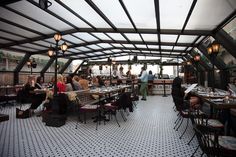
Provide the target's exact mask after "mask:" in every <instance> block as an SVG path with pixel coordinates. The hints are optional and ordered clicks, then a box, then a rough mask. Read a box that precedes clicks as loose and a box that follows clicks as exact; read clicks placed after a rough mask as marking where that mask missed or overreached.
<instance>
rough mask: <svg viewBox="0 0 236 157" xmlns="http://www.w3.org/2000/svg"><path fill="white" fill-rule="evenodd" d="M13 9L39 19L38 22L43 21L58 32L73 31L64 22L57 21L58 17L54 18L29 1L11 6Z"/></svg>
mask: <svg viewBox="0 0 236 157" xmlns="http://www.w3.org/2000/svg"><path fill="white" fill-rule="evenodd" d="M9 6H10V7H12V8H13V9H16V10H17V11H20V12H21V13H23V14H25V15H27V16H29V17H31V18H33V19H37V20H38V21H41V22H42V23H45V24H47V25H49V26H51V27H53V28H55V29H57V30H67V29H72V27H70V26H69V25H67V24H66V23H64V22H62V21H61V20H59V19H57V18H56V17H53V16H52V15H50V14H48V13H47V12H45V11H44V10H42V9H40V8H38V7H36V6H34V5H33V4H31V3H29V2H27V1H19V2H17V3H12V4H10V5H9Z"/></svg>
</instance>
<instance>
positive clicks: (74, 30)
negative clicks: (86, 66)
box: [0, 0, 236, 73]
mask: <svg viewBox="0 0 236 157" xmlns="http://www.w3.org/2000/svg"><path fill="white" fill-rule="evenodd" d="M26 1H28V2H29V3H31V4H33V5H34V6H36V7H39V4H38V3H37V2H35V1H33V0H26ZM12 2H14V1H9V3H7V4H10V3H12ZM55 2H56V3H58V4H59V5H60V6H62V7H63V8H65V9H66V10H67V11H69V12H70V13H71V14H73V15H75V16H76V17H77V18H78V19H80V20H81V21H83V22H84V23H86V24H87V25H89V26H90V27H91V28H78V27H77V26H75V25H74V24H73V23H71V22H69V21H68V20H66V19H64V18H62V17H61V16H59V15H57V14H56V13H54V12H52V11H50V10H44V11H45V12H47V13H48V14H49V15H51V16H52V17H55V18H56V19H58V20H60V21H62V22H64V23H65V24H67V25H69V26H70V27H71V28H72V29H68V30H64V31H59V30H57V29H55V28H53V27H51V26H49V25H47V24H45V23H42V22H40V21H38V20H37V19H34V18H31V17H29V16H27V15H25V14H23V13H21V12H19V11H17V10H15V9H13V8H11V7H9V6H7V5H3V6H2V7H3V8H5V9H7V10H8V11H10V12H13V13H15V14H17V15H19V16H21V17H24V18H26V19H28V20H31V21H32V22H35V23H37V24H38V25H40V26H44V27H46V28H48V29H51V30H53V31H55V32H60V33H61V34H62V35H71V36H73V37H75V38H77V39H79V40H82V41H83V42H84V43H80V44H78V43H74V42H72V41H70V40H64V41H66V42H68V43H70V44H72V45H70V46H69V48H73V49H75V50H79V48H80V47H82V46H84V47H86V48H88V49H89V50H88V51H83V52H73V51H68V52H71V54H66V55H65V56H66V57H68V58H69V60H68V62H67V63H69V62H70V61H72V60H75V59H76V58H70V57H72V56H77V55H80V54H83V55H86V57H79V59H81V58H82V59H87V58H91V59H93V58H97V59H99V58H106V57H107V56H116V55H118V54H120V55H124V54H125V53H128V54H136V55H145V56H158V57H162V56H166V57H168V58H171V57H182V58H185V57H186V54H188V53H189V52H191V51H192V50H193V48H194V47H198V48H199V49H200V50H201V51H202V52H203V54H204V55H205V56H206V57H207V58H209V56H208V55H207V54H206V52H205V51H206V50H205V48H204V47H203V46H202V45H201V44H202V41H203V40H204V39H205V38H206V37H207V36H214V37H215V39H216V40H218V41H219V42H220V43H221V44H222V45H223V46H224V47H225V48H226V49H227V50H228V51H229V53H231V54H232V55H233V56H234V57H236V54H235V52H234V50H235V48H236V46H235V43H232V41H230V39H229V38H228V36H227V35H225V34H224V33H223V32H222V31H223V30H220V29H222V27H223V26H224V25H226V24H227V23H228V22H229V21H230V20H231V19H233V18H235V16H236V10H235V11H234V12H232V13H231V14H230V15H229V16H228V17H226V18H225V19H224V20H223V21H221V23H220V24H219V25H218V26H217V27H216V28H215V29H214V30H212V31H208V30H185V28H186V26H187V24H188V21H189V19H190V17H191V15H192V12H193V10H194V8H195V5H196V3H197V0H193V1H192V4H191V7H190V9H189V11H188V14H187V17H186V18H185V22H184V24H183V27H182V29H181V30H176V29H161V28H160V5H159V1H158V0H154V7H155V18H156V26H157V28H156V29H138V28H137V27H136V25H135V22H134V21H133V19H132V17H131V15H130V13H129V11H128V9H127V8H126V6H125V4H124V2H123V0H119V3H120V5H121V7H122V9H123V11H124V12H125V14H126V16H127V17H128V19H129V21H130V22H131V24H132V26H133V28H117V27H116V26H115V25H114V24H113V23H112V22H111V20H110V19H109V18H108V17H107V16H106V15H105V14H104V13H103V12H102V11H101V10H100V9H99V7H98V6H97V5H96V4H95V3H94V2H93V1H92V0H85V2H86V3H87V4H88V5H89V6H90V7H91V8H92V9H93V10H94V11H95V12H96V13H97V14H98V15H99V16H100V17H101V18H102V19H103V20H104V21H105V22H106V23H107V24H108V25H109V26H110V27H111V28H96V27H95V26H94V25H92V24H91V23H90V22H88V21H87V20H86V19H85V18H83V17H82V16H80V15H79V14H78V13H76V12H75V11H74V10H72V9H71V8H70V7H68V6H67V5H66V4H64V3H63V2H62V1H60V0H55ZM0 21H1V22H4V23H7V24H9V25H13V26H15V27H18V28H21V29H24V30H26V31H28V32H31V33H34V34H36V35H37V36H36V37H33V38H29V37H26V36H23V35H21V34H18V33H13V32H9V31H6V30H3V29H0V31H2V32H5V33H8V34H11V35H15V36H18V37H21V38H24V39H23V40H18V41H17V40H14V39H10V38H7V37H0V39H4V40H7V41H10V42H9V43H7V44H0V49H9V50H12V51H19V52H24V53H26V54H28V55H35V54H44V53H45V52H47V49H44V50H39V49H37V48H32V47H29V46H25V45H23V44H27V43H29V44H33V45H36V46H40V47H42V48H47V46H46V45H42V44H38V43H34V42H37V41H40V40H43V41H45V42H46V43H49V45H50V44H54V43H51V42H49V41H47V40H46V39H50V38H53V36H54V34H55V32H53V33H49V34H44V33H42V32H40V31H38V30H35V29H32V28H28V27H26V26H23V25H20V24H18V23H15V22H12V21H9V20H7V19H4V18H1V17H0ZM77 32H86V33H88V34H90V35H92V36H93V37H95V38H96V39H97V40H96V41H86V40H83V39H81V38H80V37H78V36H76V35H74V33H77ZM92 33H103V34H104V35H106V36H107V37H108V38H110V39H111V40H102V39H100V38H99V37H97V36H96V35H93V34H92ZM108 33H119V34H120V35H122V36H123V37H124V38H125V40H115V39H113V38H112V37H111V36H110V35H108ZM126 33H127V34H129V33H136V34H138V35H139V36H140V38H141V41H131V40H130V39H129V38H128V37H127V36H126ZM142 34H156V35H157V39H158V42H150V41H145V40H144V39H143V36H142ZM163 34H169V35H177V38H176V41H175V42H174V43H171V42H162V40H161V35H163ZM180 35H195V36H197V37H196V39H195V40H194V41H193V42H191V43H178V40H179V37H180ZM202 36H205V38H203V39H202V40H201V41H200V42H199V43H198V44H196V42H197V41H198V40H199V38H201V37H202ZM225 40H227V41H225ZM101 43H107V44H109V45H111V48H105V47H102V46H100V45H99V44H101ZM115 43H119V44H121V46H122V47H117V46H114V45H112V44H115ZM123 44H131V45H133V47H134V48H128V47H125V46H124V45H123ZM136 44H141V45H145V46H146V48H138V47H137V46H136ZM90 45H96V46H98V47H100V49H93V48H91V47H88V46H90ZM148 45H158V46H159V49H152V48H149V47H148ZM163 45H164V46H173V48H172V50H166V49H162V48H161V46H163ZM12 46H19V47H21V48H22V49H19V48H13V47H12ZM175 46H184V47H186V48H185V49H184V50H174V48H175ZM189 47H192V49H191V50H190V51H187V49H188V48H189ZM24 48H30V49H32V50H37V51H35V52H32V51H25V50H24ZM115 49H119V50H120V51H119V52H113V50H115ZM106 50H110V51H111V52H113V53H112V54H110V53H106V52H105V51H106ZM133 50H136V51H135V52H133ZM125 51H130V52H125ZM142 51H150V53H143V52H142ZM151 51H158V52H159V53H152V52H151ZM93 52H101V53H103V54H101V55H93V56H91V55H88V54H89V53H93ZM163 52H170V54H169V55H168V56H167V54H162V53H163ZM173 52H179V55H175V54H172V53H173ZM28 55H25V56H28ZM23 61H24V60H23ZM23 61H22V62H21V63H22V64H23ZM51 62H53V61H52V60H51V59H50V60H49V62H48V64H47V65H46V66H45V67H44V69H42V71H41V73H43V72H46V70H47V68H48V66H50V65H51V64H52V63H51ZM50 63H51V64H50ZM22 64H20V65H18V66H17V67H16V69H15V72H19V71H20V70H21V68H22V67H23V65H24V64H25V63H24V64H23V65H22ZM216 64H219V65H218V68H225V66H224V65H223V64H222V63H216ZM46 67H47V68H46ZM45 69H46V70H45Z"/></svg>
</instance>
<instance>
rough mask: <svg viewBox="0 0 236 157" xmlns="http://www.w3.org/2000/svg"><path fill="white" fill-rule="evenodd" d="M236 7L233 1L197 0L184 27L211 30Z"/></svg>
mask: <svg viewBox="0 0 236 157" xmlns="http://www.w3.org/2000/svg"><path fill="white" fill-rule="evenodd" d="M235 8H236V3H235V1H231V3H229V1H228V0H198V1H197V3H196V6H195V8H194V10H193V13H192V15H191V17H190V19H189V22H188V24H187V26H186V29H191V30H193V29H198V30H213V29H214V28H216V27H217V26H218V25H219V24H220V23H221V22H222V21H223V20H224V19H225V18H226V17H227V16H228V15H230V14H231V13H232V12H233V11H234V10H235Z"/></svg>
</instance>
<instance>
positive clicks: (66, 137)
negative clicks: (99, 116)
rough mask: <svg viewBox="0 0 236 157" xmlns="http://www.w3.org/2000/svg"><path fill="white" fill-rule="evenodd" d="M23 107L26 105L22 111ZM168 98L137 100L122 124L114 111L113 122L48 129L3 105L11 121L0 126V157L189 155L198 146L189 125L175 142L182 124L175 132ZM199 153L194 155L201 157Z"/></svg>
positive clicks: (38, 120)
mask: <svg viewBox="0 0 236 157" xmlns="http://www.w3.org/2000/svg"><path fill="white" fill-rule="evenodd" d="M26 107H27V106H25V108H26ZM172 107H173V102H172V97H171V96H168V97H162V96H149V97H148V98H147V101H141V100H140V101H139V102H138V104H137V108H135V109H134V112H132V113H130V114H129V115H128V116H127V114H125V115H126V117H127V121H126V122H124V121H123V119H122V117H121V115H120V114H119V113H118V115H117V117H118V121H119V123H120V125H121V127H118V125H117V123H116V122H115V119H114V118H113V119H112V120H111V121H109V122H107V123H106V125H104V124H103V123H101V124H100V125H99V126H98V130H96V129H95V128H96V123H93V121H92V120H88V121H87V124H83V123H79V125H78V128H77V129H75V126H76V122H77V116H75V115H71V116H69V118H68V120H67V122H66V124H65V125H64V126H62V127H60V128H54V127H48V126H45V124H44V123H43V122H42V118H41V117H37V116H33V117H31V118H28V119H16V118H15V108H16V106H14V107H4V108H3V109H2V110H1V111H0V113H3V114H9V115H10V119H9V121H5V122H1V123H0V156H1V157H22V156H24V157H27V156H29V157H31V156H33V157H36V156H39V157H40V156H50V157H53V156H55V157H56V156H57V157H58V156H78V157H97V156H98V157H126V156H128V157H155V156H156V157H175V156H176V157H190V156H191V154H192V153H193V152H194V150H195V148H196V147H197V140H196V139H194V140H193V141H192V143H191V144H190V145H187V142H188V141H189V139H190V138H191V137H192V135H193V129H192V127H191V125H190V127H189V128H188V130H187V132H186V134H185V135H184V137H183V139H179V136H180V134H181V133H182V131H183V130H184V125H183V126H182V127H181V128H180V129H179V131H175V130H174V129H173V126H174V121H175V119H176V113H175V112H174V110H173V108H172ZM201 153H202V152H201V150H198V151H197V153H196V154H195V156H200V154H201Z"/></svg>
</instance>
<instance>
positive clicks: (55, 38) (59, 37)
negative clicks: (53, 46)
mask: <svg viewBox="0 0 236 157" xmlns="http://www.w3.org/2000/svg"><path fill="white" fill-rule="evenodd" d="M61 38H62V36H61V34H60V33H56V34H55V35H54V40H55V41H57V42H58V41H60V40H61Z"/></svg>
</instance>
